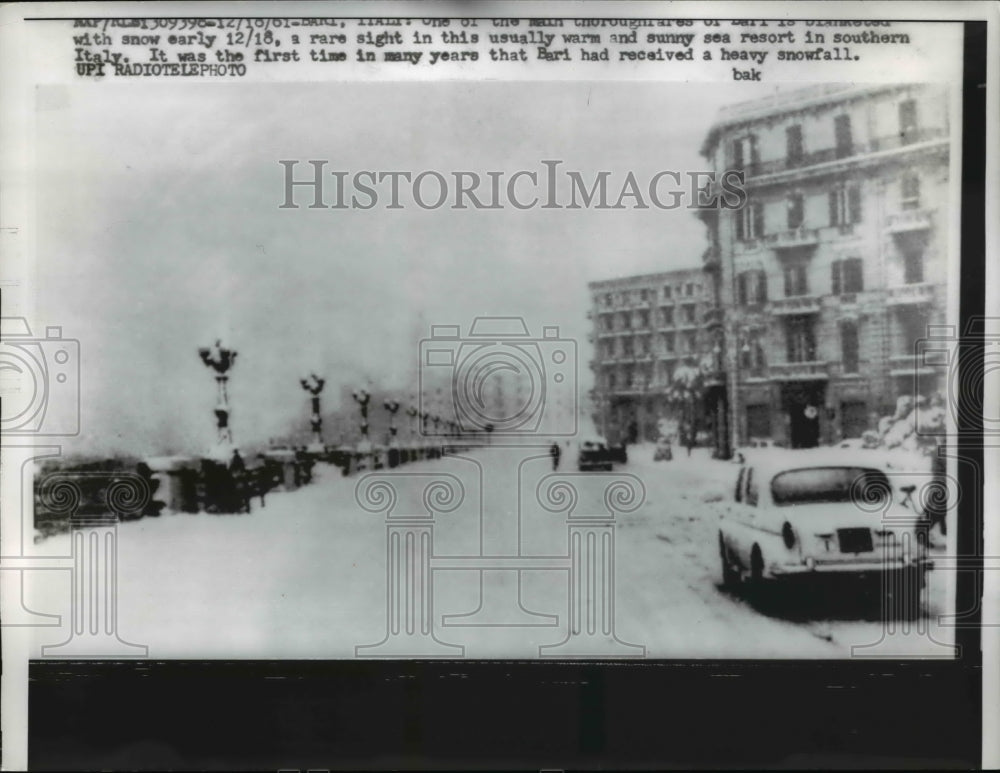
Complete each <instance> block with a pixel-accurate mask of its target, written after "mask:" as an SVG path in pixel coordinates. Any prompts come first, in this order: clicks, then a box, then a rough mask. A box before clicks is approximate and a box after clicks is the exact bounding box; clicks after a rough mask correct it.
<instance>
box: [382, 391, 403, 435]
mask: <svg viewBox="0 0 1000 773" xmlns="http://www.w3.org/2000/svg"><path fill="white" fill-rule="evenodd" d="M382 407H383V408H385V409H386V410H387V411H388V412H389V437H390V442H391V443H393V444H395V442H396V413H397V412H398V411H399V402H398V401H397V400H386V401H385V402H384V403H382Z"/></svg>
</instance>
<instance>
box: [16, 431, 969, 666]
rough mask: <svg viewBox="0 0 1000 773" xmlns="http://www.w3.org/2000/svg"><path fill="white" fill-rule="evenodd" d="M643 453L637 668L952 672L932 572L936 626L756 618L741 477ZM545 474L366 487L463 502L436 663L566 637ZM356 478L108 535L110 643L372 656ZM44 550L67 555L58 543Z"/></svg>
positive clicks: (636, 563)
mask: <svg viewBox="0 0 1000 773" xmlns="http://www.w3.org/2000/svg"><path fill="white" fill-rule="evenodd" d="M652 454H653V447H652V446H651V445H645V446H632V447H630V448H629V455H630V458H629V462H628V464H626V465H621V466H616V469H615V471H614V473H613V475H614V476H618V477H622V476H625V477H626V478H628V476H635V478H637V479H638V480H639V481H641V486H642V487H643V488H644V489H645V500H644V502H643V503H642V504H641V505H640V506H639V507H638V508H636V509H635V510H634V511H632V512H620V513H619V514H618V515H617V526H616V529H615V535H616V536H615V539H616V544H615V553H614V555H615V563H614V566H615V573H614V576H615V586H614V598H613V601H614V609H613V612H614V631H613V633H614V635H615V637H617V640H618V642H619V643H622V644H629V645H639V646H640V647H642V648H644V652H643V651H642V650H641V649H639V650H637V651H638V652H639V653H640V655H641V654H644V656H645V657H647V658H844V657H850V656H852V652H853V654H854V656H858V657H885V658H894V657H912V656H918V657H950V656H951V648H950V646H949V645H950V643H951V642H952V641H953V631H952V630H951V629H950V628H947V627H942V626H940V625H938V624H937V622H936V620H937V616H938V615H941V614H945V613H947V612H948V610H949V604H948V603H947V601H946V600H947V599H948V598H950V594H951V593H952V592H953V591H952V590H951V588H952V587H953V578H948V577H947V576H946V575H945V573H944V572H935V571H931V572H930V573H929V575H928V588H927V591H926V597H927V611H928V616H927V617H925V618H922V619H919V620H915V621H911V622H904V621H895V622H894V623H893V625H894V627H895V630H894V631H892V632H888V631H886V630H885V629H886V626H885V624H884V623H883V622H882V621H880V620H879V619H877V616H875V617H873V616H871V615H869V616H868V617H867V618H866V617H865V616H864V615H863V614H861V613H860V612H859V613H858V614H855V615H851V614H847V615H844V614H837V615H831V614H827V613H826V612H824V611H823V610H822V609H814V610H810V612H809V614H805V615H804V614H802V613H801V612H797V613H795V614H792V613H788V614H784V613H783V612H781V611H780V610H779V611H778V612H773V611H772V612H769V613H768V614H765V613H763V612H761V611H759V610H758V609H756V608H755V607H754V606H752V605H751V604H750V603H748V601H747V600H745V599H744V598H742V597H741V596H740V595H735V594H730V593H729V592H727V591H724V590H722V589H721V587H720V586H721V574H720V562H719V554H718V542H717V528H718V519H719V514H720V512H721V508H722V506H723V505H724V503H725V500H726V498H729V497H731V496H732V493H731V491H732V486H733V482H734V480H735V476H736V472H737V469H738V468H737V465H735V464H732V463H729V462H722V461H716V460H713V459H710V458H709V456H708V451H707V450H706V449H695V450H694V452H693V454H692V456H691V457H687V456H686V455H685V453H684V452H683V451H680V453H677V454H676V455H675V458H674V460H673V461H671V462H653V461H652ZM574 462H575V459H574V458H573V454H572V452H570V453H569V454H564V456H563V460H562V464H561V465H560V469H559V471H558V475H559V476H564V475H569V476H573V477H571V478H569V480H571V481H574V485H575V486H576V488H577V489H578V490H577V495H578V496H579V499H580V507H581V508H582V507H583V502H584V500H585V499H588V497H590V494H594V493H596V495H598V496H600V494H601V493H602V492H603V486H605V485H606V483H607V481H608V480H609V479H608V478H606V476H605V475H602V474H595V475H589V474H588V475H576V470H575V465H574ZM551 471H552V470H551V461H550V459H549V456H548V453H547V449H544V448H542V449H531V450H529V449H489V448H486V449H477V450H475V451H470V452H468V453H467V454H463V455H461V456H457V457H448V458H445V459H442V460H436V461H422V462H418V463H415V464H411V465H406V466H405V467H402V468H397V469H395V470H380V471H377V472H375V473H373V475H374V476H375V477H377V478H379V479H382V480H385V479H393V480H394V481H395V482H396V487H397V489H398V491H397V493H398V494H399V501H398V502H397V503H396V504H397V510H398V511H399V512H397V513H396V514H397V515H398V514H399V513H402V512H405V513H410V514H412V512H415V510H414V509H413V505H414V502H412V501H407V500H412V499H414V497H413V496H412V495H413V494H414V492H416V493H417V494H420V493H421V492H422V491H423V487H424V486H425V485H426V484H427V483H428V482H430V481H432V480H434V479H435V478H441V477H442V476H451V477H448V480H451V481H453V482H454V481H456V480H457V481H460V485H459V486H458V490H459V491H460V492H461V495H462V496H461V497H460V499H461V501H460V502H458V503H457V505H456V506H455V507H454V509H453V510H452V511H451V512H447V511H446V510H447V508H442V510H441V511H439V512H438V513H436V515H435V517H434V519H433V520H434V530H433V540H434V542H433V555H434V557H435V559H442V560H441V562H440V563H439V564H438V565H436V566H435V569H434V571H433V592H432V596H433V608H432V610H431V615H432V618H431V619H432V620H433V628H434V637H435V638H436V639H437V640H438V641H439V642H441V643H442V644H444V645H454V646H453V647H452V648H450V649H449V648H447V647H442V648H441V653H440V654H441V655H442V656H448V653H451V655H450V656H452V657H466V658H536V657H538V656H539V647H545V646H546V645H554V644H558V643H560V642H562V641H563V640H565V639H566V638H567V630H568V626H569V619H570V615H569V612H568V604H569V590H568V576H569V573H568V571H567V568H566V566H565V565H564V564H565V561H566V559H565V556H567V555H568V538H567V519H566V516H565V513H560V512H555V510H558V508H552V507H550V508H549V509H546V508H545V507H544V506H543V504H542V499H540V496H541V492H542V484H543V478H544V476H546V475H548V474H549V473H550V472H551ZM630 480H634V479H633V478H630ZM362 481H365V478H364V476H363V475H362V476H351V477H343V476H342V475H341V473H340V470H339V469H337V468H333V467H329V466H327V465H317V467H316V481H315V482H314V483H313V484H312V485H309V486H306V487H304V488H301V489H299V490H297V491H293V492H282V493H272V494H269V495H268V496H267V501H266V507H264V508H261V507H260V505H259V502H258V501H256V500H255V501H254V509H253V512H252V513H251V514H249V515H208V514H204V513H202V514H198V515H188V514H165V515H162V516H160V517H146V518H143V519H141V520H138V521H133V522H127V523H123V524H121V525H119V526H118V604H117V631H118V635H119V636H120V637H121V638H122V639H123V640H125V641H128V642H132V643H136V644H144V645H147V646H148V648H149V657H151V658H323V659H339V658H353V657H356V656H357V655H358V654H362V655H364V653H365V652H372V651H366V650H361V651H356V649H355V648H356V647H357V646H359V645H370V644H375V643H378V642H380V641H381V640H383V639H384V638H385V636H386V631H387V624H388V623H387V603H388V602H387V575H386V563H387V542H386V541H387V537H386V534H387V532H386V522H385V518H384V517H383V514H380V513H379V512H370V511H367V510H365V509H363V508H362V507H361V506H360V505H359V502H358V501H357V500H356V499H355V491H356V486H357V485H358V484H359V482H362ZM414 486H416V487H418V488H419V490H418V488H414V489H413V490H412V491H410V490H408V487H414ZM595 486H596V488H594V491H593V492H592V491H590V488H592V487H595ZM553 496H555V494H553ZM483 502H485V503H487V504H486V506H485V507H483V505H482V504H481V503H483ZM417 504H418V505H419V502H418V503H417ZM550 504H551V502H550ZM406 508H410V509H409V510H407V509H406ZM372 509H377V508H372ZM420 509H421V508H420V507H419V506H418V507H416V510H420ZM625 509H627V508H625ZM587 512H590V511H587ZM39 547H40V548H42V549H44V551H45V553H47V554H49V555H57V554H66V555H68V554H69V553H70V537H69V535H60V536H57V537H53V538H50V539H48V540H45V541H44V542H43V543H42V544H41V545H39ZM484 555H485V556H490V557H496V560H495V561H494V562H493V564H492V565H493V566H495V567H500V568H492V569H489V570H487V571H484V570H483V569H482V568H481V567H482V566H483V565H482V564H481V563H480V564H477V561H478V560H479V557H481V556H484ZM445 559H447V560H445ZM504 561H506V562H507V563H503V562H504ZM518 561H520V562H521V563H520V564H518V563H517V562H518ZM533 561H534V563H532V562H533ZM511 567H513V568H511ZM39 574H42V573H39ZM44 574H45V575H46V576H44V577H41V578H39V579H38V580H37V581H35V580H34V578H33V581H32V583H31V585H30V589H29V595H28V596H27V597H26V599H25V601H26V603H27V605H28V606H29V607H30V608H32V609H35V610H38V611H44V612H48V613H56V614H61V615H64V621H67V624H65V625H64V626H63V627H62V628H48V629H42V628H40V629H37V634H36V641H37V643H38V644H39V645H52V644H58V643H59V642H61V641H63V640H65V639H66V638H67V636H68V631H69V628H68V620H69V619H70V617H69V615H70V605H69V599H70V587H69V586H70V572H68V571H65V572H46V573H44ZM58 604H61V607H59V608H55V606H54V605H58ZM607 640H608V642H609V644H611V643H613V641H612V637H610V636H609V637H607ZM624 651H625V650H622V652H624ZM542 652H543V653H545V654H548V655H551V656H556V657H558V656H559V654H558V652H559V651H558V650H548V651H546V650H542ZM630 652H631V654H635V652H636V650H632V651H630ZM50 654H52V655H53V656H57V651H50ZM414 654H416V653H414ZM607 656H610V657H616V656H617V655H616V654H615V651H613V649H612V650H609V651H608V653H607Z"/></svg>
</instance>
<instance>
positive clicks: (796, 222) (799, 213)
mask: <svg viewBox="0 0 1000 773" xmlns="http://www.w3.org/2000/svg"><path fill="white" fill-rule="evenodd" d="M804 219H805V200H804V199H803V198H802V194H801V193H793V194H792V195H791V196H789V197H788V230H790V231H794V230H795V229H796V228H801V227H802V221H803V220H804Z"/></svg>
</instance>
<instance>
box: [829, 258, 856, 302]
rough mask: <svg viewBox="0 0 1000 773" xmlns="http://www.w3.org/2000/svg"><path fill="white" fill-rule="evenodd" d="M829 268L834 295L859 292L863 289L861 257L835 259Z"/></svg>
mask: <svg viewBox="0 0 1000 773" xmlns="http://www.w3.org/2000/svg"><path fill="white" fill-rule="evenodd" d="M830 269H831V277H830V279H831V284H832V291H833V294H834V295H845V294H847V293H860V292H861V291H862V290H864V271H863V263H862V262H861V258H848V259H847V260H835V261H834V262H833V264H832V266H831V267H830Z"/></svg>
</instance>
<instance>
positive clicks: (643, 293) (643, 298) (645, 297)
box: [639, 290, 649, 301]
mask: <svg viewBox="0 0 1000 773" xmlns="http://www.w3.org/2000/svg"><path fill="white" fill-rule="evenodd" d="M648 299H649V294H648V293H647V291H646V290H640V291H639V300H640V301H646V300H648Z"/></svg>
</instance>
